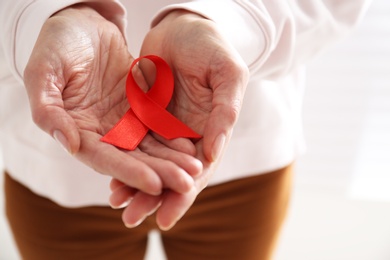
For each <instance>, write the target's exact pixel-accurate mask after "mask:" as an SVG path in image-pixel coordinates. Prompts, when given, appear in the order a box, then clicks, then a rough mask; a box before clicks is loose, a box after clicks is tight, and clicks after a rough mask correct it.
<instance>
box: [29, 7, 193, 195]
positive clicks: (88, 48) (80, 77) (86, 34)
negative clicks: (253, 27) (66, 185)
mask: <svg viewBox="0 0 390 260" xmlns="http://www.w3.org/2000/svg"><path fill="white" fill-rule="evenodd" d="M131 61H132V57H131V55H130V54H129V53H128V50H127V46H126V44H125V41H124V39H123V35H122V34H121V32H120V31H119V29H118V28H117V27H116V26H115V25H114V24H112V23H110V22H108V21H107V20H105V19H104V18H103V17H101V16H100V15H99V14H98V13H96V12H95V11H93V10H91V9H89V8H84V7H81V8H77V7H76V8H69V9H65V10H63V11H61V12H59V13H57V14H56V15H55V16H53V17H52V18H50V19H49V20H48V21H47V22H46V24H45V25H44V27H43V28H42V31H41V33H40V36H39V38H38V40H37V43H36V46H35V48H34V50H33V53H32V55H31V57H30V61H29V65H28V66H27V68H26V73H25V84H26V89H27V91H28V95H29V97H30V103H31V107H32V112H33V116H34V120H35V122H36V123H37V124H38V126H40V127H41V128H42V129H43V130H45V131H46V132H48V133H49V134H53V131H54V130H56V129H57V130H58V128H59V130H61V132H63V133H64V134H66V135H67V139H68V140H69V143H70V145H71V146H72V151H73V152H74V153H75V156H76V157H77V158H78V159H80V160H81V161H82V162H84V163H85V164H87V165H89V166H91V167H92V168H94V169H95V170H97V171H99V172H101V173H104V174H108V175H111V176H113V177H115V178H117V179H119V180H121V181H123V182H124V183H126V184H128V185H130V186H133V187H135V188H137V189H140V190H143V191H145V192H147V193H150V194H155V195H156V194H159V193H160V192H161V189H162V187H168V188H172V189H175V190H177V191H179V192H180V191H186V190H188V189H189V187H190V186H191V183H192V180H190V181H189V179H190V177H189V176H187V172H189V173H190V174H196V172H198V171H199V163H197V162H196V161H194V160H195V159H193V158H192V159H191V158H190V156H189V155H186V154H182V153H179V152H175V151H173V150H171V149H168V148H167V147H166V146H164V145H162V144H161V143H159V142H157V141H156V140H154V139H153V138H151V137H150V136H147V137H146V138H145V140H144V141H143V142H142V143H141V145H140V148H141V149H137V150H136V151H132V152H124V151H121V150H119V149H116V148H115V147H113V146H111V145H108V144H106V143H103V142H100V138H101V137H102V135H103V134H105V133H106V132H107V131H108V130H109V129H110V128H111V127H112V126H113V125H114V124H115V123H116V122H117V121H118V120H119V119H120V117H121V116H122V115H123V114H124V113H125V112H126V110H127V109H128V107H129V105H128V103H127V100H126V97H125V91H124V85H125V84H124V81H125V78H126V75H127V73H128V69H129V66H130V62H131ZM139 75H141V74H139ZM142 150H144V151H147V152H148V154H149V155H148V154H146V153H144V152H142ZM184 150H185V149H184ZM150 155H151V156H150ZM154 155H156V156H154ZM157 157H158V158H157ZM168 160H169V161H168ZM170 161H173V162H175V163H176V164H172V163H171V162H170ZM183 170H184V171H183ZM168 172H171V173H173V174H171V175H172V176H169V175H168V174H167V173H168ZM129 173H131V174H129ZM175 178H176V179H175ZM162 185H164V186H162Z"/></svg>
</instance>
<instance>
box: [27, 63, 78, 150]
mask: <svg viewBox="0 0 390 260" xmlns="http://www.w3.org/2000/svg"><path fill="white" fill-rule="evenodd" d="M41 69H42V67H40V69H39V70H41ZM53 79H57V78H56V77H55V76H53V74H49V73H39V72H38V71H36V70H29V68H28V67H27V68H26V71H25V74H24V83H25V87H26V90H27V95H28V97H29V101H30V108H31V114H32V118H33V121H34V123H35V124H36V125H37V126H38V127H39V128H41V129H42V130H43V131H45V132H46V133H48V134H49V135H51V136H52V137H53V138H54V139H55V140H56V141H58V142H59V144H60V145H61V146H62V147H63V148H64V149H65V150H66V151H68V152H69V153H70V154H75V153H77V152H78V150H79V148H80V135H79V131H78V128H77V125H76V122H75V121H74V119H73V118H72V117H71V116H70V115H69V114H68V113H67V111H66V110H65V109H64V103H63V100H62V93H61V88H60V87H58V85H62V86H63V85H64V84H58V83H57V82H60V81H58V80H53Z"/></svg>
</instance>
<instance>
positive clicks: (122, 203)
mask: <svg viewBox="0 0 390 260" xmlns="http://www.w3.org/2000/svg"><path fill="white" fill-rule="evenodd" d="M136 193H137V190H136V189H133V188H131V187H129V186H127V185H123V186H120V187H118V188H116V189H115V190H113V192H112V193H111V195H110V198H109V203H110V205H111V207H112V208H114V209H119V208H124V207H126V206H127V205H129V203H130V201H131V199H132V198H133V196H134V195H135V194H136Z"/></svg>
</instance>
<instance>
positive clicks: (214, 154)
mask: <svg viewBox="0 0 390 260" xmlns="http://www.w3.org/2000/svg"><path fill="white" fill-rule="evenodd" d="M225 141H226V136H225V135H224V134H220V135H218V137H217V138H216V139H215V141H214V145H213V148H212V150H211V159H212V161H216V160H217V159H218V157H219V156H220V155H221V152H222V149H223V147H224V146H225Z"/></svg>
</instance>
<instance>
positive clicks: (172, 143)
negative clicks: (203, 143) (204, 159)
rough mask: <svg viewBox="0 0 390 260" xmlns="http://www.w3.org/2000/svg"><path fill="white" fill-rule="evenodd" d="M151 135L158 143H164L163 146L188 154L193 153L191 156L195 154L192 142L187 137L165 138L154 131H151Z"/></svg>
mask: <svg viewBox="0 0 390 260" xmlns="http://www.w3.org/2000/svg"><path fill="white" fill-rule="evenodd" d="M152 136H153V137H154V138H155V139H156V140H158V141H159V142H160V143H162V144H164V145H165V146H167V147H169V148H171V149H173V150H176V151H178V152H182V153H186V154H189V155H193V156H194V155H195V154H196V149H195V146H194V143H193V142H192V141H191V140H189V139H188V138H176V139H172V140H167V139H165V138H164V137H162V136H160V135H158V134H156V133H152Z"/></svg>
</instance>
